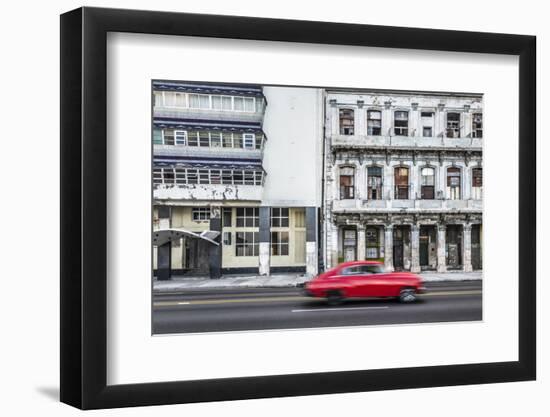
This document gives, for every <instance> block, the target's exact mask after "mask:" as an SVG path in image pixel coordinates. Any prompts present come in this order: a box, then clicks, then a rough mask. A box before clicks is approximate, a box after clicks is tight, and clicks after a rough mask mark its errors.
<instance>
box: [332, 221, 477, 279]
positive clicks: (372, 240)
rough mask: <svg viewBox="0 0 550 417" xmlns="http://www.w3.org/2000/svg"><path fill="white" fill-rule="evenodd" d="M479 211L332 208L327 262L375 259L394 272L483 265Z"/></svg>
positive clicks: (467, 269) (475, 267)
mask: <svg viewBox="0 0 550 417" xmlns="http://www.w3.org/2000/svg"><path fill="white" fill-rule="evenodd" d="M482 230H483V229H482V224H481V213H464V214H442V213H435V214H426V213H414V214H406V215H404V214H393V213H385V214H380V213H377V214H365V213H333V214H332V219H330V221H328V222H327V224H326V227H325V237H326V239H325V243H326V247H325V263H326V267H327V268H330V267H332V266H335V265H337V264H339V263H341V262H345V261H353V260H377V261H381V262H384V264H385V265H386V267H387V268H389V269H391V270H396V271H412V272H421V271H438V272H446V271H465V272H469V271H473V270H480V269H482Z"/></svg>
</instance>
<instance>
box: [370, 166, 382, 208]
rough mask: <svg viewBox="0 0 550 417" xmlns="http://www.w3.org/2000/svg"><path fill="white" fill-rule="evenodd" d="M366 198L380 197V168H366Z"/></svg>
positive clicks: (375, 198)
mask: <svg viewBox="0 0 550 417" xmlns="http://www.w3.org/2000/svg"><path fill="white" fill-rule="evenodd" d="M367 188H368V195H367V198H368V199H370V200H381V199H382V168H381V167H375V166H374V167H368V168H367Z"/></svg>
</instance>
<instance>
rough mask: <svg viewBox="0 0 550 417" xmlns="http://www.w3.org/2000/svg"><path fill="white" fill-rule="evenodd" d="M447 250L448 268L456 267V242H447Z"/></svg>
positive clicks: (457, 260) (457, 256) (457, 265)
mask: <svg viewBox="0 0 550 417" xmlns="http://www.w3.org/2000/svg"><path fill="white" fill-rule="evenodd" d="M447 251H448V254H447V266H448V267H450V268H458V267H459V265H460V262H459V250H458V244H456V243H449V244H448V245H447Z"/></svg>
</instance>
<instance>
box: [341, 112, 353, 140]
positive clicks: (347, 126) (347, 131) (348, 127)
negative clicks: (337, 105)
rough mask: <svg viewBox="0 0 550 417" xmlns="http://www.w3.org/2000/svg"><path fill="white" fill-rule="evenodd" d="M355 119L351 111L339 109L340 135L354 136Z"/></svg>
mask: <svg viewBox="0 0 550 417" xmlns="http://www.w3.org/2000/svg"><path fill="white" fill-rule="evenodd" d="M354 125H355V117H354V112H353V110H352V109H340V134H341V135H353V134H354Z"/></svg>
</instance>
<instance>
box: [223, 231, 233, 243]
mask: <svg viewBox="0 0 550 417" xmlns="http://www.w3.org/2000/svg"><path fill="white" fill-rule="evenodd" d="M232 234H233V233H231V232H223V244H224V245H225V246H231V235H232Z"/></svg>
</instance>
